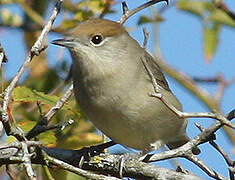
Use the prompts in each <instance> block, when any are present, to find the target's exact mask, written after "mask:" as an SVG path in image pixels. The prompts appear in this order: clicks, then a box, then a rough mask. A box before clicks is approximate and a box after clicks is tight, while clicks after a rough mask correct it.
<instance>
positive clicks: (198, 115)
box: [142, 59, 235, 129]
mask: <svg viewBox="0 0 235 180" xmlns="http://www.w3.org/2000/svg"><path fill="white" fill-rule="evenodd" d="M142 62H143V65H144V67H145V69H146V71H147V73H148V75H149V77H150V79H151V81H152V84H153V88H154V91H155V93H151V94H150V96H152V97H156V98H158V99H160V100H161V101H162V102H163V103H164V104H165V105H166V106H167V107H168V108H169V109H170V110H171V111H172V112H173V113H175V114H176V115H177V116H179V117H181V118H192V117H194V118H202V117H206V118H213V119H216V120H218V121H221V122H222V123H223V124H225V125H227V126H229V127H231V128H233V129H235V124H233V123H232V122H231V121H229V120H228V119H227V118H226V117H224V116H223V115H222V114H220V113H219V112H217V113H211V112H207V113H186V112H181V111H179V110H178V109H177V108H175V107H174V106H173V105H172V104H170V103H168V101H167V100H166V99H165V97H164V96H162V94H161V93H159V92H160V89H161V87H160V86H159V85H158V84H157V81H156V79H155V77H154V75H153V73H152V72H151V69H150V68H149V67H148V64H147V62H146V61H145V60H144V59H142Z"/></svg>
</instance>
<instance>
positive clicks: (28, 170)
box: [21, 142, 37, 180]
mask: <svg viewBox="0 0 235 180" xmlns="http://www.w3.org/2000/svg"><path fill="white" fill-rule="evenodd" d="M21 146H22V151H23V157H22V161H23V165H24V167H25V170H26V173H27V175H28V177H29V179H31V180H36V179H37V178H36V174H35V173H34V171H33V167H32V163H31V160H30V159H31V156H32V154H29V151H28V147H27V144H25V143H24V142H21Z"/></svg>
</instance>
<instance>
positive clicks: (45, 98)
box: [12, 86, 59, 105]
mask: <svg viewBox="0 0 235 180" xmlns="http://www.w3.org/2000/svg"><path fill="white" fill-rule="evenodd" d="M12 96H13V100H14V101H16V102H37V101H40V102H42V103H44V104H49V105H54V104H55V103H56V102H57V101H58V100H59V97H57V96H55V95H47V94H44V93H43V92H38V91H36V90H32V89H29V88H27V87H24V86H19V87H17V88H15V89H14V91H13V93H12Z"/></svg>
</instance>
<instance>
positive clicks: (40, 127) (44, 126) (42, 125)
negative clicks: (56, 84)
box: [26, 84, 73, 139]
mask: <svg viewBox="0 0 235 180" xmlns="http://www.w3.org/2000/svg"><path fill="white" fill-rule="evenodd" d="M72 94H73V84H71V85H70V87H69V88H68V90H67V91H66V92H65V94H64V95H63V96H62V97H61V98H60V100H59V101H58V102H57V103H56V105H55V106H53V107H52V108H51V109H50V110H49V111H48V112H47V114H46V115H45V116H43V117H42V119H41V120H40V121H39V122H38V123H37V124H36V125H35V126H34V127H33V128H32V129H31V130H30V131H29V132H28V133H27V135H26V138H27V139H31V138H33V137H35V136H37V135H38V134H40V133H42V132H45V131H48V130H51V129H55V128H64V127H65V126H67V125H70V124H71V123H72V121H69V122H68V123H67V122H66V123H62V124H57V125H52V126H48V123H49V122H50V121H51V119H52V117H53V116H54V115H55V114H56V113H57V112H58V111H59V110H60V109H61V108H62V107H63V106H64V104H65V103H66V102H67V101H68V99H69V98H70V97H71V96H72Z"/></svg>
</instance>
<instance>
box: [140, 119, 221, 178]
mask: <svg viewBox="0 0 235 180" xmlns="http://www.w3.org/2000/svg"><path fill="white" fill-rule="evenodd" d="M221 127H222V123H221V122H220V121H217V122H215V123H214V124H212V125H211V126H210V127H208V128H207V129H205V130H203V132H202V133H200V134H199V135H197V136H196V137H194V138H193V139H191V140H190V141H189V142H187V143H186V144H184V145H183V146H181V147H179V148H177V149H173V150H169V151H165V152H162V153H158V154H154V155H152V156H150V157H149V156H146V157H142V159H145V160H147V161H148V162H155V161H159V160H163V159H170V158H174V157H184V158H187V159H189V160H192V161H193V162H194V161H195V158H196V156H194V155H192V153H191V152H192V151H191V149H192V148H193V147H195V146H197V145H199V144H201V143H203V142H205V141H206V140H207V139H208V138H209V137H210V136H211V134H213V133H214V132H216V131H217V130H218V129H220V128H221ZM192 156H193V157H192ZM190 157H192V158H191V159H190ZM194 163H195V162H194ZM195 164H196V163H195ZM196 165H198V166H199V167H200V168H201V169H202V170H203V171H204V172H206V173H207V174H208V175H209V176H211V177H219V178H220V179H225V178H224V177H223V176H222V175H219V174H215V173H214V171H213V170H211V169H210V168H209V167H207V166H206V165H205V164H204V163H202V161H201V160H200V161H199V162H198V164H196Z"/></svg>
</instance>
